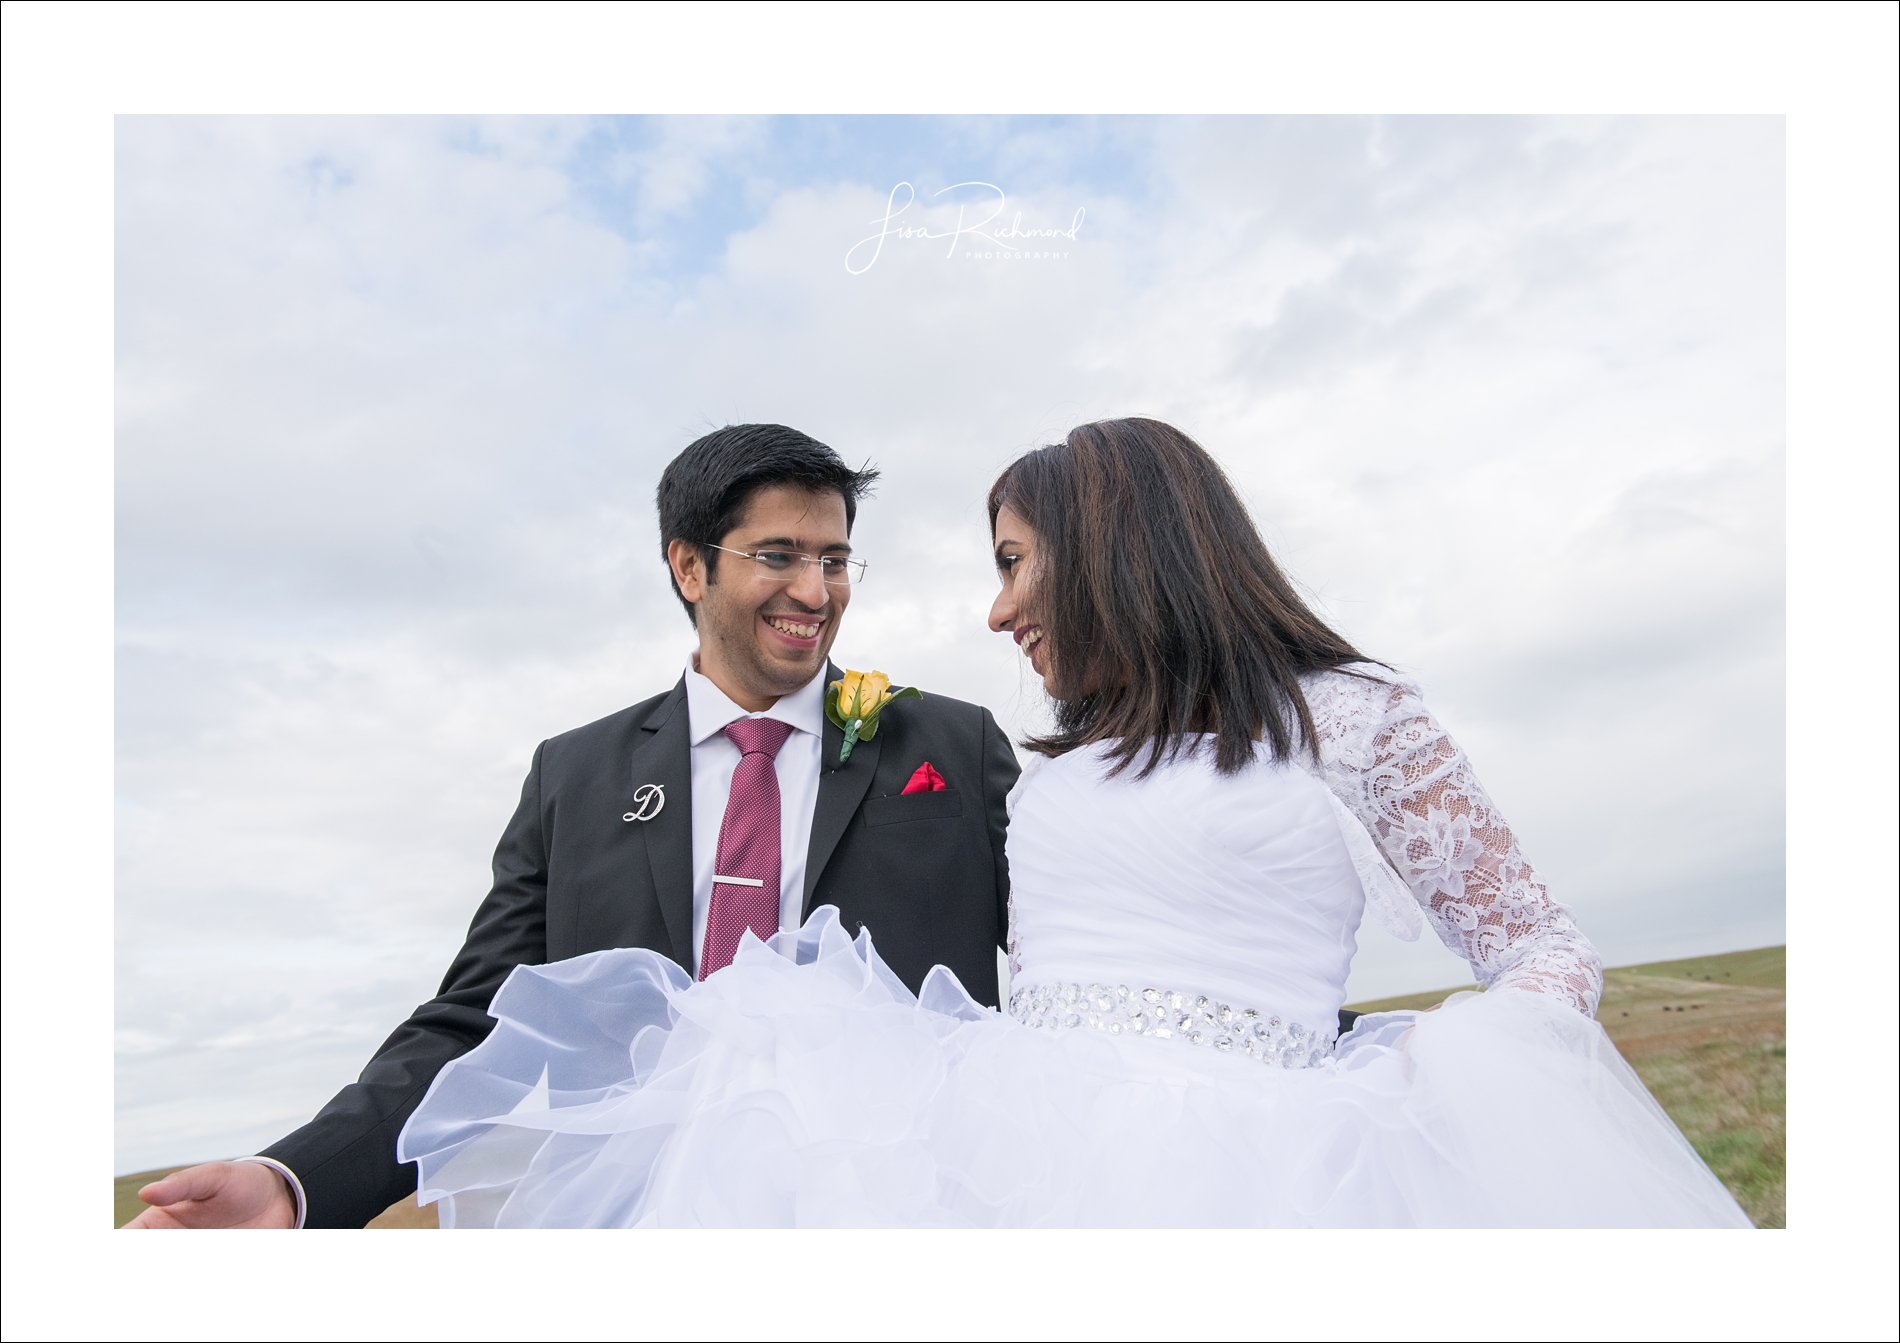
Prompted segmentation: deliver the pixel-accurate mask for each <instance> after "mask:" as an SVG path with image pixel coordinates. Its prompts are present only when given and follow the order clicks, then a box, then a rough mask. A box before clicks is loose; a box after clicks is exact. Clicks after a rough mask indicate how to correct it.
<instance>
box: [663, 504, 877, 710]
mask: <svg viewBox="0 0 1900 1343" xmlns="http://www.w3.org/2000/svg"><path fill="white" fill-rule="evenodd" d="M718 544H719V545H720V547H721V550H720V551H719V552H718V553H717V555H716V560H717V563H716V564H715V565H714V566H713V567H712V569H711V572H710V573H709V572H707V570H706V568H705V567H704V566H702V565H701V564H700V557H699V553H698V551H697V549H696V548H694V547H692V546H689V545H687V544H686V543H685V542H681V541H675V542H673V543H672V545H671V546H669V547H668V554H667V558H668V560H669V561H670V562H671V564H672V566H673V574H674V579H675V581H676V582H678V584H679V586H680V593H681V595H682V596H684V597H685V598H686V600H687V601H689V602H692V603H693V606H694V613H695V615H696V617H697V624H698V627H699V663H700V666H699V670H700V672H701V673H702V674H703V675H705V676H707V677H709V678H710V679H711V680H712V682H713V683H714V684H715V685H717V686H718V687H719V688H720V689H721V690H723V691H724V692H725V693H726V695H727V697H728V698H730V699H731V700H732V701H733V702H734V703H735V704H737V705H739V706H740V707H741V708H743V709H746V710H748V711H750V712H753V713H757V712H759V711H760V710H762V709H765V708H769V707H770V706H771V704H772V703H773V701H775V700H777V699H778V698H779V697H780V696H783V695H789V694H791V693H792V692H793V691H795V690H797V689H798V688H799V687H800V686H802V685H804V684H805V683H806V682H808V681H810V680H811V678H812V677H814V676H816V675H817V674H818V673H819V671H820V670H821V669H822V668H823V667H824V665H825V658H826V657H827V656H828V655H829V654H830V652H831V645H832V643H833V641H834V640H836V639H837V637H838V622H839V620H840V618H841V617H842V616H843V615H844V608H845V607H846V606H847V605H849V604H850V601H851V589H850V587H849V586H847V585H843V584H837V583H827V582H825V581H824V575H823V573H822V572H821V570H820V567H819V565H818V564H816V563H812V564H807V565H805V566H804V568H803V571H802V572H800V571H799V563H798V561H797V560H796V559H794V560H793V561H792V564H791V566H790V568H789V569H788V570H786V571H785V572H784V573H783V574H775V573H773V572H772V571H770V570H768V569H766V568H765V567H763V566H761V565H760V564H759V563H758V562H757V561H755V560H752V559H750V558H748V556H749V555H753V554H757V553H758V552H759V551H762V550H763V551H784V552H790V553H792V554H794V555H810V556H812V557H814V559H816V558H820V557H823V556H827V555H831V556H844V555H849V554H850V553H851V534H850V531H849V529H848V525H847V523H846V521H845V509H844V496H843V495H841V494H839V493H838V492H837V491H835V490H821V491H812V490H806V489H801V488H799V487H798V486H796V485H768V486H765V487H763V488H761V489H759V490H757V491H755V492H754V493H753V495H752V497H751V498H750V499H748V500H747V501H746V507H745V512H744V514H743V515H742V516H741V517H740V518H739V521H738V524H737V525H736V526H734V527H733V529H732V530H731V531H730V532H727V533H726V535H725V536H724V537H722V538H720V540H719V542H718ZM733 551H743V552H745V553H744V554H733V553H730V552H733Z"/></svg>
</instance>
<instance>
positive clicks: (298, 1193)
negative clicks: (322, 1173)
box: [238, 1156, 309, 1231]
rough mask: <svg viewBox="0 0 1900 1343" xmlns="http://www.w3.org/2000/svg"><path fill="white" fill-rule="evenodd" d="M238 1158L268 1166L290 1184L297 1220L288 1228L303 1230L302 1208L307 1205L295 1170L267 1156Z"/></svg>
mask: <svg viewBox="0 0 1900 1343" xmlns="http://www.w3.org/2000/svg"><path fill="white" fill-rule="evenodd" d="M238 1160H239V1161H254V1162H256V1163H257V1164H258V1165H260V1166H269V1167H270V1168H271V1169H272V1170H274V1171H276V1172H277V1173H278V1174H279V1175H281V1176H283V1177H284V1183H286V1184H288V1185H289V1186H290V1192H291V1196H292V1197H294V1198H295V1199H296V1200H297V1220H296V1221H294V1222H292V1223H291V1224H290V1229H291V1230H292V1231H301V1230H303V1216H304V1210H305V1209H306V1208H307V1207H308V1206H309V1205H308V1204H307V1203H305V1201H304V1196H303V1181H302V1180H299V1179H298V1178H297V1172H296V1171H294V1170H292V1169H291V1168H290V1167H289V1166H286V1165H285V1164H284V1163H283V1162H281V1161H278V1160H275V1159H273V1158H271V1157H267V1156H241V1157H239V1158H238Z"/></svg>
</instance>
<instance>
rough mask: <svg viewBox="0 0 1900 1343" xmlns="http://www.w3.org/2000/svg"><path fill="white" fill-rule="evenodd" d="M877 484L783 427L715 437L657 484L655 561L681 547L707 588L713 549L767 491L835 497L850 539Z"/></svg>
mask: <svg viewBox="0 0 1900 1343" xmlns="http://www.w3.org/2000/svg"><path fill="white" fill-rule="evenodd" d="M877 478H878V472H877V470H876V469H875V468H874V467H872V466H871V465H870V464H869V463H866V464H865V465H864V466H863V467H861V468H859V469H858V470H855V471H854V470H852V469H851V468H850V467H848V466H846V465H845V462H844V458H842V457H840V456H839V455H838V454H837V453H836V452H834V451H833V450H832V449H831V448H829V447H827V446H825V445H824V444H823V443H820V442H819V441H818V440H817V439H815V438H813V437H812V436H811V435H809V434H801V433H799V432H798V430H796V429H790V428H787V427H786V426H785V425H782V424H729V425H727V426H726V427H725V428H724V429H715V430H714V431H713V432H712V433H710V434H707V435H706V436H705V437H704V438H700V439H696V440H694V441H693V442H692V443H690V444H688V445H687V447H686V450H685V451H684V452H682V453H680V455H679V456H677V457H675V458H674V459H673V460H672V461H671V462H668V463H667V466H666V470H665V471H664V472H663V473H662V474H661V476H660V488H659V491H658V503H659V508H660V558H661V560H665V559H666V548H667V546H669V545H671V544H672V543H673V542H674V541H684V542H686V543H687V544H688V545H691V546H695V547H697V548H698V550H699V562H700V563H701V564H703V565H704V566H705V567H706V581H707V582H711V581H713V575H714V573H715V572H716V570H717V568H718V564H719V552H718V551H717V550H714V549H713V547H714V546H716V545H718V544H719V543H720V542H721V541H723V540H724V539H725V538H726V536H727V535H728V534H729V533H730V532H731V531H732V529H733V528H734V527H736V526H738V524H739V520H740V519H741V518H743V517H744V516H745V510H746V504H747V503H748V502H749V501H750V500H751V498H752V496H753V494H754V493H756V492H757V491H759V490H762V489H766V488H768V487H770V486H773V485H796V486H798V487H799V488H801V489H807V490H811V491H814V492H820V491H824V490H836V491H837V492H838V493H839V494H841V495H843V496H844V529H845V533H846V534H847V535H849V534H850V531H851V528H852V526H853V525H854V524H855V523H856V522H857V520H858V500H859V499H862V498H863V497H865V496H866V495H867V494H869V493H870V492H871V486H872V485H873V484H875V483H876V481H877ZM666 573H667V579H668V581H669V582H671V583H672V584H673V595H674V596H675V597H678V598H679V599H680V605H682V606H684V607H685V608H686V617H687V619H689V620H691V621H692V622H693V624H694V625H695V626H698V624H699V613H698V612H697V611H695V610H694V609H693V604H692V603H691V602H689V601H687V600H686V597H685V594H684V593H682V592H681V591H680V585H679V581H678V580H677V579H675V578H673V568H672V565H670V564H668V565H667V570H666Z"/></svg>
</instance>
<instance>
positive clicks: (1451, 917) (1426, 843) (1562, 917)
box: [1312, 676, 1603, 1016]
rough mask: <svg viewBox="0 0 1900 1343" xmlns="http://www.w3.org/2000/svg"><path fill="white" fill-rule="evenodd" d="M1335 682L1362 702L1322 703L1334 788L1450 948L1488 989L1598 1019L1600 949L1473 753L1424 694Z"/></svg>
mask: <svg viewBox="0 0 1900 1343" xmlns="http://www.w3.org/2000/svg"><path fill="white" fill-rule="evenodd" d="M1327 680H1328V681H1330V682H1332V683H1333V687H1334V688H1335V695H1336V696H1337V698H1338V699H1339V700H1354V699H1356V700H1358V701H1359V703H1358V704H1357V705H1355V706H1353V707H1355V708H1357V709H1358V710H1359V712H1357V713H1351V712H1348V713H1346V714H1344V715H1337V716H1336V715H1332V714H1326V713H1324V712H1323V706H1322V705H1321V704H1319V703H1315V704H1313V705H1312V708H1313V710H1314V717H1315V721H1316V723H1318V725H1319V726H1320V730H1321V739H1322V750H1325V747H1326V745H1327V744H1328V743H1327V739H1328V737H1331V738H1332V739H1333V740H1332V742H1331V745H1332V746H1333V747H1334V749H1333V750H1332V751H1326V752H1325V753H1326V754H1327V755H1329V756H1331V757H1332V758H1330V759H1328V760H1327V761H1326V765H1327V769H1326V773H1327V774H1328V775H1329V776H1330V778H1329V782H1332V783H1333V784H1334V786H1335V791H1337V792H1338V793H1339V794H1340V796H1341V797H1342V799H1343V800H1344V801H1345V802H1346V804H1347V806H1348V807H1350V808H1351V809H1352V810H1353V812H1354V814H1356V815H1357V816H1358V817H1359V819H1360V820H1361V821H1362V822H1363V823H1364V824H1365V826H1366V828H1367V829H1368V830H1369V831H1371V833H1372V836H1373V838H1374V840H1376V841H1377V842H1378V844H1379V847H1380V849H1381V850H1382V851H1383V852H1384V853H1385V855H1386V856H1387V857H1388V858H1389V859H1390V860H1391V862H1392V865H1393V867H1394V868H1396V869H1397V870H1398V873H1399V875H1400V876H1401V877H1403V878H1404V879H1405V884H1406V885H1407V886H1409V887H1410V888H1411V890H1412V894H1413V896H1414V898H1416V899H1417V901H1418V903H1419V905H1420V907H1421V908H1423V909H1424V911H1425V914H1426V916H1427V917H1428V918H1429V919H1430V920H1431V921H1432V924H1433V926H1434V927H1436V928H1437V930H1438V935H1439V937H1440V938H1441V939H1442V940H1443V941H1444V943H1445V945H1446V946H1448V947H1450V948H1451V949H1452V950H1453V951H1456V952H1457V953H1459V954H1460V955H1461V956H1463V957H1464V958H1465V959H1466V960H1467V961H1469V962H1470V963H1471V966H1472V968H1473V969H1474V970H1475V971H1476V972H1477V976H1478V980H1479V982H1480V983H1482V984H1484V985H1485V987H1487V988H1492V989H1497V988H1515V989H1528V990H1530V991H1532V992H1535V993H1544V994H1549V995H1551V996H1553V997H1556V998H1559V999H1561V1000H1563V1001H1564V1002H1567V1003H1569V1004H1570V1005H1571V1006H1572V1007H1574V1008H1576V1009H1577V1011H1579V1012H1581V1013H1583V1014H1584V1015H1585V1016H1594V1015H1595V1013H1596V1008H1597V1000H1598V998H1599V997H1600V996H1601V994H1602V991H1603V962H1602V960H1601V958H1600V957H1598V955H1597V952H1596V948H1595V947H1593V946H1591V945H1590V941H1589V939H1588V938H1586V937H1585V936H1584V935H1583V933H1582V931H1581V930H1579V929H1578V927H1577V924H1576V921H1575V920H1574V919H1573V918H1572V917H1571V915H1570V911H1569V910H1568V909H1566V908H1564V906H1562V905H1560V904H1558V903H1557V902H1556V901H1555V900H1552V899H1551V898H1550V892H1549V891H1547V890H1546V889H1545V888H1544V883H1543V882H1541V881H1539V880H1538V878H1537V873H1536V872H1535V871H1534V870H1533V869H1532V867H1531V865H1530V863H1529V862H1527V861H1526V860H1525V858H1524V855H1523V854H1522V853H1521V852H1520V851H1519V850H1518V847H1517V837H1516V836H1515V835H1513V834H1512V833H1511V828H1510V826H1509V825H1507V824H1506V823H1505V820H1504V817H1502V816H1501V815H1499V814H1498V810H1497V808H1496V807H1494V806H1493V805H1492V804H1491V799H1490V797H1489V796H1487V795H1486V793H1485V791H1484V787H1483V785H1481V784H1480V783H1479V782H1478V780H1477V776H1476V775H1474V774H1473V773H1472V772H1471V763H1470V761H1468V760H1466V759H1465V753H1464V752H1463V751H1461V750H1460V749H1459V748H1458V743H1456V742H1455V741H1453V740H1452V739H1451V736H1450V734H1448V733H1447V732H1446V731H1445V730H1444V728H1442V727H1440V726H1439V725H1438V722H1437V720H1435V719H1434V718H1433V717H1432V716H1431V713H1430V712H1429V711H1428V710H1427V709H1426V708H1425V703H1424V701H1423V700H1422V699H1421V698H1420V697H1419V694H1418V691H1417V689H1416V688H1415V687H1413V686H1411V685H1409V684H1405V683H1399V684H1396V685H1387V684H1380V683H1370V682H1365V681H1357V682H1356V684H1353V685H1341V684H1340V682H1346V681H1353V680H1355V678H1347V677H1343V676H1334V677H1328V678H1327ZM1320 698H1322V699H1326V698H1331V697H1328V696H1324V695H1322V696H1321V697H1320ZM1338 707H1340V708H1344V707H1345V705H1344V704H1340V705H1339V706H1338ZM1342 718H1343V720H1345V721H1343V722H1342V721H1340V720H1341V719H1342ZM1329 720H1331V721H1329ZM1352 720H1356V721H1352ZM1347 724H1350V726H1347ZM1342 729H1344V732H1343V734H1342ZM1342 735H1343V736H1344V737H1345V738H1347V739H1342ZM1342 776H1343V777H1342Z"/></svg>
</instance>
